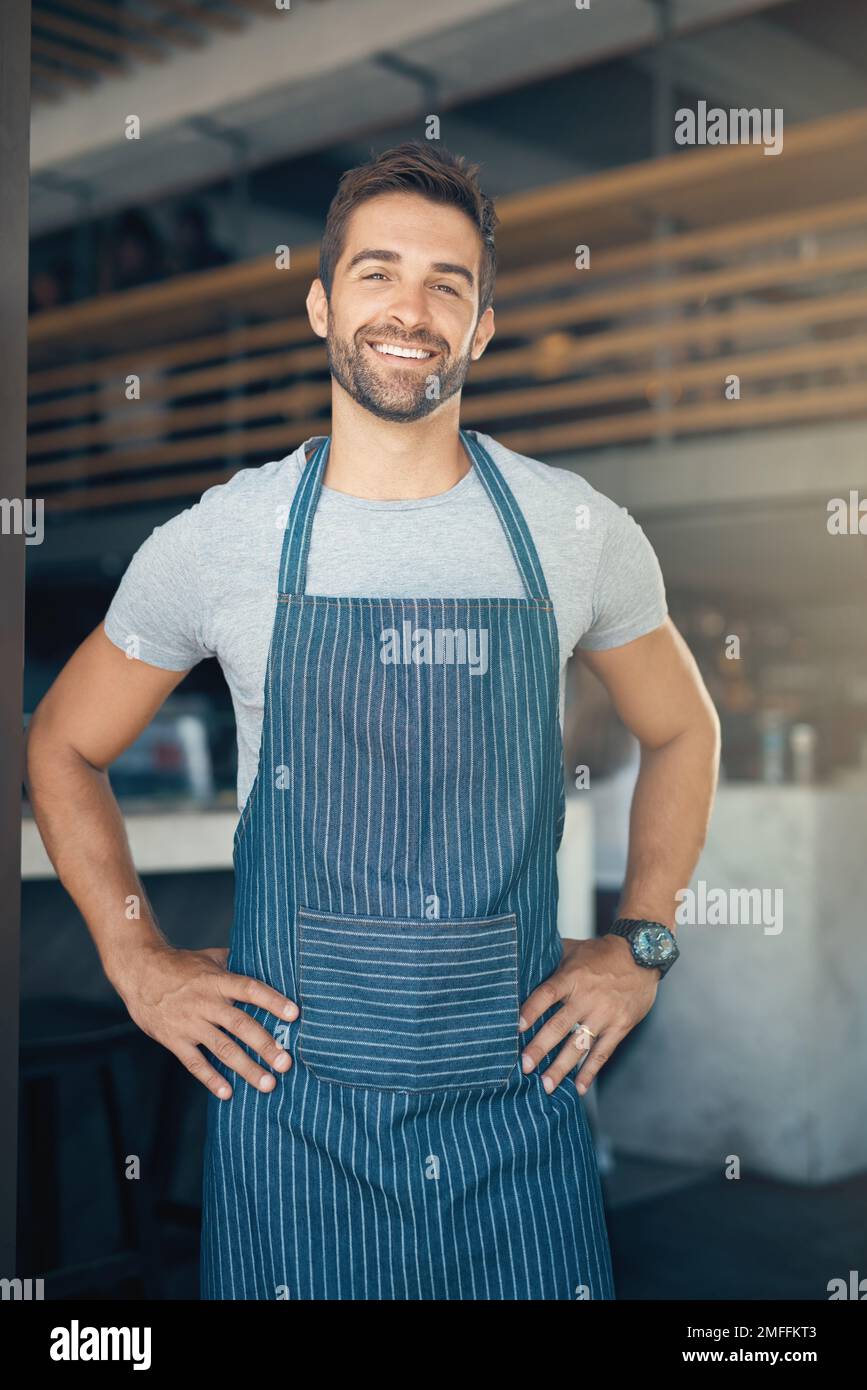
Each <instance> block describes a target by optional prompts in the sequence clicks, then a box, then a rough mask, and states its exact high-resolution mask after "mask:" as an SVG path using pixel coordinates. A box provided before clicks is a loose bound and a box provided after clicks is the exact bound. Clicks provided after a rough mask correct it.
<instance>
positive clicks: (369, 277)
mask: <svg viewBox="0 0 867 1390" xmlns="http://www.w3.org/2000/svg"><path fill="white" fill-rule="evenodd" d="M377 275H378V276H379V278H380V279H381V280H384V279H385V276H384V275H383V273H382V271H381V270H372V271H371V272H370V274H369V275H365V276H364V279H365V280H374V279H375V278H376V276H377Z"/></svg>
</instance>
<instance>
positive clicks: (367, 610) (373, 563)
mask: <svg viewBox="0 0 867 1390" xmlns="http://www.w3.org/2000/svg"><path fill="white" fill-rule="evenodd" d="M496 220H497V219H496V215H495V212H494V208H493V204H492V202H491V200H490V199H489V198H488V197H486V196H485V195H484V194H483V193H482V191H481V190H480V188H479V186H478V182H477V178H476V170H475V169H474V168H472V167H470V166H467V164H466V162H465V161H464V160H463V159H461V158H456V157H454V156H451V155H449V154H447V153H446V152H445V151H442V150H439V149H437V148H435V147H431V146H427V145H425V144H421V143H418V144H416V143H412V144H409V145H404V146H400V147H399V148H397V149H394V150H390V151H387V152H386V153H384V154H382V155H380V156H379V157H378V158H376V159H374V160H372V161H371V162H370V163H369V164H367V165H364V166H362V167H360V168H356V169H351V170H349V171H348V172H347V173H345V174H344V175H343V177H342V179H341V180H340V185H339V188H338V190H337V193H336V196H335V198H334V201H333V202H332V205H331V208H330V210H329V214H328V219H327V222H326V226H325V235H324V238H323V241H322V248H321V259H320V274H319V276H318V278H317V279H316V280H315V281H314V282H313V285H312V286H311V289H310V293H309V296H308V300H307V307H308V313H309V317H310V322H311V325H312V327H313V330H314V331H315V332H316V333H317V334H318V335H319V336H320V337H322V338H324V339H325V341H326V344H327V350H328V362H329V366H330V371H331V378H332V403H331V421H330V428H329V432H328V433H327V434H322V435H315V436H313V437H312V438H310V439H307V440H305V441H304V443H303V444H300V445H299V446H298V448H297V449H296V450H295V451H294V452H293V453H291V454H289V455H288V456H287V457H285V458H283V459H280V460H278V461H276V462H273V463H268V464H264V465H263V466H261V467H258V468H245V469H242V470H240V472H238V473H236V474H235V475H234V477H232V478H231V480H230V481H229V482H228V483H225V484H223V485H221V486H218V487H212V488H209V489H208V490H207V491H206V492H205V493H204V494H203V495H202V497H201V499H200V500H199V501H198V502H197V503H195V505H193V506H191V507H189V508H188V509H187V510H185V511H182V512H180V513H179V514H178V515H177V516H175V517H174V518H173V519H172V520H171V521H169V522H167V523H166V524H165V525H164V526H160V527H157V528H156V530H155V531H154V532H153V534H152V535H151V536H150V537H149V538H148V539H147V540H146V541H145V543H144V544H143V545H142V546H141V547H140V549H139V551H138V552H137V553H136V555H135V556H134V557H133V560H132V562H131V563H130V566H129V568H128V570H127V572H126V574H125V575H124V577H123V580H122V582H121V584H120V586H119V588H118V591H117V593H116V594H115V597H114V599H113V601H112V604H111V606H110V608H109V610H108V613H107V615H106V618H105V622H104V624H100V625H99V627H98V628H97V629H96V630H95V631H94V632H92V633H91V634H90V636H89V637H88V638H87V639H86V641H85V642H84V643H83V644H82V645H81V647H80V648H79V649H78V651H77V652H76V653H75V654H74V655H73V657H72V658H71V659H70V661H69V662H68V664H67V666H66V667H65V668H64V670H63V671H62V672H61V674H60V676H59V677H58V679H57V681H56V682H55V684H54V686H53V687H52V689H51V690H50V691H49V692H48V694H47V695H46V697H45V699H44V700H43V701H42V703H41V704H40V706H39V708H38V709H37V711H36V713H35V715H34V717H33V720H32V721H31V726H30V731H29V738H28V780H29V784H30V791H31V796H32V799H33V803H34V807H35V811H36V816H37V820H38V822H39V826H40V829H41V831H42V834H43V837H44V839H45V843H46V846H47V848H48V851H49V854H50V855H51V858H52V860H53V862H54V864H55V867H56V868H57V870H58V873H59V875H60V877H61V879H62V880H63V882H64V884H65V885H66V887H67V888H68V890H69V891H70V893H71V894H72V896H73V898H74V899H75V901H76V903H77V904H78V906H79V908H80V910H81V912H82V914H83V916H84V917H85V920H86V921H87V923H88V926H89V927H90V930H91V932H92V934H93V937H94V940H95V942H96V944H97V947H98V950H99V953H100V957H101V960H102V963H103V966H104V969H105V971H106V974H107V975H108V977H109V979H110V980H111V981H112V982H113V983H114V985H115V987H116V988H117V990H118V992H119V993H120V995H121V996H122V998H123V999H124V1001H125V1003H126V1005H127V1007H128V1009H129V1012H130V1015H131V1016H132V1018H133V1019H135V1021H136V1022H137V1023H138V1024H139V1026H140V1027H141V1028H142V1029H144V1031H145V1032H147V1033H148V1034H150V1036H151V1037H154V1038H156V1039H157V1040H158V1041H159V1042H161V1043H162V1044H163V1045H164V1046H165V1047H167V1048H169V1049H170V1050H171V1051H172V1052H173V1053H174V1054H175V1055H176V1057H177V1058H178V1059H179V1060H180V1062H181V1063H182V1064H183V1065H184V1066H185V1067H187V1068H188V1069H189V1070H190V1071H191V1072H192V1073H193V1075H194V1076H196V1077H197V1078H198V1079H199V1080H200V1081H201V1082H202V1084H203V1085H204V1086H206V1087H207V1088H208V1090H209V1092H210V1095H209V1111H208V1136H207V1147H206V1154H205V1174H204V1208H203V1238H202V1260H201V1274H202V1292H203V1296H204V1297H206V1298H232V1299H272V1298H290V1299H359V1300H368V1299H397V1300H403V1299H467V1300H481V1299H520V1300H524V1299H554V1300H567V1299H568V1300H572V1299H575V1298H591V1299H610V1298H613V1297H614V1283H613V1277H612V1268H611V1260H610V1253H609V1247H608V1239H607V1233H606V1227H605V1219H604V1213H603V1207H602V1201H601V1191H600V1183H599V1176H598V1172H597V1169H596V1166H595V1160H594V1151H593V1145H592V1142H591V1135H590V1130H589V1126H588V1122H587V1118H586V1115H585V1111H584V1102H583V1100H582V1098H581V1096H582V1093H583V1092H584V1091H586V1087H587V1086H588V1085H589V1084H590V1083H591V1081H592V1079H593V1078H594V1077H595V1076H596V1075H597V1074H598V1072H599V1070H600V1068H601V1067H602V1066H603V1065H604V1063H605V1061H606V1060H607V1058H608V1057H610V1056H611V1053H612V1052H613V1051H614V1049H615V1048H616V1047H617V1046H618V1044H619V1043H620V1042H621V1041H622V1039H623V1038H624V1037H625V1036H626V1035H627V1034H628V1033H629V1032H630V1030H631V1029H632V1028H634V1027H635V1025H636V1024H637V1023H638V1022H639V1021H640V1020H641V1019H642V1018H643V1017H644V1016H645V1015H646V1014H647V1012H648V1011H649V1009H650V1008H651V1006H652V1004H653V1002H654V998H655V995H656V991H657V988H658V986H659V982H660V980H661V978H662V977H663V976H664V975H665V974H666V973H667V972H668V970H669V969H670V968H671V966H672V964H673V963H674V961H675V959H676V956H677V946H676V944H675V940H674V934H673V931H672V928H673V926H674V913H675V907H676V897H675V895H676V893H677V891H678V889H680V888H681V887H682V886H683V885H685V884H686V883H687V882H688V881H689V879H690V877H691V874H692V870H693V868H694V866H695V862H696V860H697V857H698V854H699V851H700V848H701V845H702V843H703V841H704V837H705V833H706V829H707V822H708V817H709V812H710V805H711V800H712V795H713V788H714V784H715V778H716V770H717V758H718V744H719V731H718V723H717V720H716V716H715V713H714V711H713V709H712V706H711V704H710V701H709V699H708V696H707V693H706V691H705V689H704V687H703V685H702V683H701V680H700V678H699V675H698V673H697V670H696V667H695V664H694V662H693V660H692V658H691V657H690V655H689V653H688V651H687V650H686V647H685V645H684V643H683V641H682V639H681V638H680V637H679V635H678V634H677V632H676V631H675V629H674V627H673V626H672V624H671V622H670V620H669V619H668V617H667V611H666V605H665V595H664V587H663V583H662V578H661V574H660V571H659V566H658V564H657V561H656V558H655V556H654V554H653V551H652V549H651V547H650V545H649V543H648V542H647V540H646V538H645V537H644V535H643V533H642V531H641V530H640V528H639V527H638V526H637V525H636V523H635V522H634V521H633V520H632V519H631V518H630V517H629V515H628V514H627V513H626V512H625V511H624V509H623V508H621V507H620V506H618V505H617V504H616V503H615V502H613V501H611V500H609V499H608V498H607V497H605V496H604V495H602V494H601V493H599V492H597V491H596V490H594V489H593V488H592V487H590V486H589V484H588V483H586V482H585V481H584V480H583V479H582V478H581V477H580V476H578V475H577V474H574V473H571V472H568V471H566V470H564V469H557V468H553V467H550V466H548V465H546V464H544V463H541V462H539V461H537V460H535V459H533V458H530V457H527V456H524V455H520V454H517V453H515V452H513V451H512V450H511V449H508V448H506V447H505V446H504V445H503V444H501V443H499V442H498V441H497V440H495V439H493V438H491V436H489V435H487V434H484V433H480V432H478V431H473V430H466V429H464V430H462V429H461V427H460V404H461V388H462V386H463V383H464V381H465V379H466V376H467V373H468V371H469V370H470V368H471V365H472V363H473V362H475V361H477V360H478V359H479V358H480V357H481V356H482V355H483V353H484V351H485V348H486V347H487V344H488V342H489V341H490V339H491V337H492V335H493V332H494V311H493V307H492V301H493V293H494V278H495V269H496V257H495V250H494V228H495V225H496ZM579 513H580V514H581V515H582V516H584V517H585V518H587V519H588V524H587V525H585V526H582V527H581V528H580V529H578V528H577V527H576V525H575V518H576V515H578V514H579ZM275 522H276V524H275ZM131 651H132V652H134V653H135V657H134V659H127V653H128V652H131ZM573 651H575V652H577V654H578V656H579V657H580V659H581V660H583V661H585V662H586V663H587V664H588V665H589V666H590V667H591V669H592V670H593V671H594V672H595V673H596V675H597V676H598V677H599V678H600V680H602V682H603V683H604V684H605V686H606V687H607V689H608V691H609V692H610V695H611V698H612V700H613V703H614V705H615V707H616V708H617V710H618V712H619V714H620V715H621V717H622V718H623V720H624V722H625V723H626V724H627V726H628V727H629V728H630V729H631V730H632V731H633V732H634V733H635V735H636V736H637V738H638V739H639V740H640V743H641V748H642V760H641V771H640V775H639V779H638V784H637V788H636V793H635V798H634V802H633V809H632V817H631V835H630V853H629V866H628V874H627V883H626V887H625V891H624V897H623V901H622V903H621V917H620V918H619V919H618V921H617V922H615V923H612V925H611V929H610V931H608V932H606V933H605V934H604V935H603V936H601V937H600V938H598V939H593V940H589V941H583V940H570V939H567V940H565V941H564V940H563V939H561V936H560V934H559V933H558V928H557V899H558V894H557V875H556V854H557V849H558V846H559V843H560V838H561V834H562V829H563V816H564V804H565V803H564V785H563V766H562V741H561V714H562V688H563V672H564V668H565V663H566V661H567V660H568V658H569V656H570V655H571V654H572V652H573ZM384 653H385V655H384ZM208 657H215V658H216V659H217V660H218V661H219V662H220V664H221V666H222V668H223V671H224V672H225V675H226V679H227V681H228V684H229V688H230V690H231V693H232V698H233V702H234V708H235V713H236V717H237V725H238V753H239V760H238V804H239V809H240V811H241V816H240V819H239V822H238V826H237V829H236V832H235V840H234V867H235V913H234V923H233V929H232V937H231V944H230V950H229V952H228V955H227V953H226V951H225V950H221V949H219V948H217V947H214V948H211V949H208V950H202V951H186V950H178V949H175V948H173V947H172V946H171V945H170V943H168V942H167V941H166V940H165V938H164V937H163V935H162V933H161V932H160V930H159V928H158V926H157V923H156V921H155V919H154V916H153V913H152V911H151V909H150V906H149V904H148V903H147V898H146V896H145V894H144V891H143V889H142V886H141V883H140V881H139V879H138V877H137V875H136V871H135V867H134V865H133V863H132V860H131V857H130V853H129V848H128V845H127V841H126V837H125V834H124V827H123V821H122V818H121V815H120V811H119V809H118V806H117V803H116V801H115V800H114V797H113V795H112V792H111V789H110V786H109V783H108V779H107V775H106V769H107V767H108V766H109V764H110V763H111V762H112V760H113V759H114V758H116V757H117V756H118V754H119V753H120V752H121V750H122V749H123V748H125V747H127V746H128V745H129V744H130V743H131V742H132V741H133V739H135V738H136V736H137V735H138V734H139V733H140V732H141V730H142V729H143V728H144V727H145V726H146V725H147V724H148V722H149V721H150V720H151V719H152V718H153V716H154V714H155V712H156V711H157V709H158V708H159V707H160V705H161V704H162V703H163V701H164V700H165V698H166V696H167V695H168V694H169V693H170V691H172V690H173V689H174V688H175V687H176V686H177V685H178V684H179V682H180V681H181V680H182V679H183V677H184V674H185V673H186V672H187V671H189V670H190V669H191V668H192V667H193V666H194V665H195V664H196V663H197V662H198V661H201V660H203V659H205V658H208ZM58 787H59V788H61V789H62V790H61V791H60V792H58ZM130 895H135V896H136V897H137V898H138V899H139V900H140V902H141V904H142V910H141V915H140V917H139V918H138V919H136V920H134V921H129V920H128V917H127V914H126V911H125V908H126V905H127V903H128V901H129V898H130ZM675 979H676V975H675ZM665 987H666V988H672V987H674V988H676V984H674V985H669V984H666V986H665ZM579 1064H580V1070H579ZM652 1070H653V1069H652V1059H648V1074H649V1076H650V1077H651V1078H652Z"/></svg>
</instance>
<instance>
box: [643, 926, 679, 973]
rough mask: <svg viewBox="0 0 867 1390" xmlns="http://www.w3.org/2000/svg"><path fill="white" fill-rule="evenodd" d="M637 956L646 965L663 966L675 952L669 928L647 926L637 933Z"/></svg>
mask: <svg viewBox="0 0 867 1390" xmlns="http://www.w3.org/2000/svg"><path fill="white" fill-rule="evenodd" d="M633 945H634V948H635V954H636V955H637V956H638V958H639V960H641V961H643V962H644V964H645V965H661V964H662V963H663V961H666V960H669V959H670V957H671V956H673V955H674V952H675V942H674V937H673V935H672V933H671V932H670V931H669V930H668V928H667V927H661V926H647V927H642V928H641V931H638V932H636V933H635V936H634V938H633Z"/></svg>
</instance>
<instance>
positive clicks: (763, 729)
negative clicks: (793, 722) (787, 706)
mask: <svg viewBox="0 0 867 1390" xmlns="http://www.w3.org/2000/svg"><path fill="white" fill-rule="evenodd" d="M759 734H760V749H759V767H760V776H761V780H762V781H763V782H770V783H779V782H785V780H786V716H785V714H784V713H783V711H782V710H780V709H763V710H761V711H760V712H759Z"/></svg>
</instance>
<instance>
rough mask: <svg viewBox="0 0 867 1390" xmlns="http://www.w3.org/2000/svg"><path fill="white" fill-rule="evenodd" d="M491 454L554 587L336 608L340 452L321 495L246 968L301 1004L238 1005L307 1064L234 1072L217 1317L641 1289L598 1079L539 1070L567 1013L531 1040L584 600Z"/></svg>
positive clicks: (550, 955) (292, 647)
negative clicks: (318, 584)
mask: <svg viewBox="0 0 867 1390" xmlns="http://www.w3.org/2000/svg"><path fill="white" fill-rule="evenodd" d="M461 439H462V441H463V443H464V446H465V448H466V449H467V451H468V453H469V456H470V459H471V461H472V464H473V466H474V467H475V469H476V473H477V476H478V478H479V479H480V481H481V482H482V484H483V485H484V487H485V490H486V492H487V495H488V498H489V499H490V501H491V503H492V505H493V507H494V510H495V512H496V514H497V516H498V517H499V519H500V522H501V523H502V525H503V527H504V529H505V533H506V536H507V538H508V541H509V544H510V546H511V550H512V554H513V556H514V559H515V562H516V564H517V567H518V571H519V573H520V576H521V579H522V581H523V586H524V590H525V593H526V597H524V598H518V599H515V598H409V599H407V598H403V599H400V598H356V597H345V596H344V597H340V596H336V597H324V596H319V595H313V594H306V593H305V580H306V567H307V553H308V548H309V544H310V535H311V530H312V526H313V521H314V515H315V511H316V505H317V501H318V498H319V495H320V488H321V483H322V477H323V473H324V470H325V465H326V461H327V457H328V446H329V442H330V441H329V439H328V438H327V437H326V438H323V439H321V440H320V441H318V443H317V446H316V448H315V451H314V453H313V454H312V456H311V457H310V459H309V461H308V462H307V465H306V468H304V470H303V472H302V476H301V479H300V481H299V484H298V487H297V489H296V492H295V496H294V498H293V501H292V506H291V509H290V512H289V516H288V519H287V523H286V527H285V531H284V536H283V547H282V553H281V559H280V572H279V573H280V578H279V588H278V594H277V602H276V612H275V616H274V626H273V631H272V636H271V644H270V648H269V653H268V662H267V672H266V678H265V709H264V719H263V728H262V740H261V745H260V751H259V765H258V770H257V774H256V779H255V782H254V785H253V788H252V791H251V792H250V795H249V798H248V800H247V802H246V803H245V806H244V809H243V812H242V815H241V818H240V820H239V822H238V827H237V829H236V831H235V840H234V864H235V915H234V923H233V930H232V938H231V949H230V954H229V959H228V968H229V969H230V970H232V971H237V972H240V973H241V974H244V975H251V976H254V977H255V978H257V979H260V980H265V981H267V982H268V983H269V984H271V985H273V986H274V987H275V988H276V989H278V990H280V991H281V992H282V993H284V994H286V995H288V996H289V997H290V998H291V999H294V1000H295V1001H296V1002H297V1003H298V1005H299V1007H300V1011H301V1012H300V1017H299V1018H298V1019H297V1020H295V1021H294V1022H292V1023H288V1024H287V1023H285V1022H284V1023H282V1024H281V1023H275V1019H274V1016H273V1015H271V1014H269V1013H267V1012H266V1011H265V1010H263V1009H261V1008H257V1007H254V1006H253V1005H248V1004H243V1005H238V1007H242V1008H245V1009H246V1010H247V1011H248V1012H249V1013H250V1014H251V1015H252V1016H253V1017H255V1018H256V1019H257V1020H258V1021H259V1022H260V1023H262V1024H263V1026H264V1027H265V1028H267V1029H269V1030H270V1031H273V1032H274V1033H275V1034H276V1035H277V1037H278V1038H279V1039H280V1040H281V1041H282V1042H284V1043H285V1046H286V1047H287V1048H288V1050H289V1051H290V1053H291V1054H292V1058H293V1065H292V1067H291V1068H290V1070H289V1072H288V1073H287V1074H285V1075H282V1076H280V1075H278V1077H277V1086H276V1089H275V1090H274V1091H272V1092H270V1093H268V1092H265V1093H262V1092H258V1091H256V1090H254V1088H253V1087H251V1086H250V1085H249V1084H248V1083H247V1082H246V1081H244V1080H242V1079H241V1078H240V1077H238V1075H237V1074H236V1073H234V1072H231V1071H230V1070H229V1069H228V1068H227V1067H226V1066H225V1064H223V1063H220V1062H218V1061H216V1059H214V1064H215V1065H216V1066H217V1068H218V1070H219V1071H220V1072H221V1074H222V1075H224V1076H225V1077H226V1078H227V1079H228V1080H229V1081H231V1083H232V1085H233V1095H232V1098H231V1100H229V1101H219V1100H218V1099H217V1098H216V1097H215V1096H213V1095H210V1096H209V1099H208V1128H207V1140H206V1147H205V1168H204V1184H203V1228H202V1245H201V1285H202V1296H203V1297H204V1298H213V1299H221V1298H231V1299H235V1298H241V1299H280V1298H288V1299H335V1300H336V1299H374V1300H385V1299H400V1300H410V1299H506V1300H511V1299H570V1300H571V1299H581V1298H594V1299H611V1298H613V1297H614V1291H613V1280H612V1271H611V1261H610V1252H609V1246H608V1237H607V1231H606V1226H605V1217H604V1211H603V1206H602V1198H601V1190H600V1182H599V1175H598V1171H597V1168H596V1161H595V1155H594V1150H593V1147H592V1141H591V1134H590V1130H589V1125H588V1122H587V1119H586V1115H585V1112H584V1102H583V1101H582V1099H581V1097H580V1096H579V1095H578V1093H577V1092H576V1090H575V1087H574V1085H573V1078H574V1073H572V1074H571V1075H570V1077H569V1078H567V1079H566V1081H564V1082H563V1083H561V1084H560V1086H559V1087H558V1088H557V1089H556V1090H555V1091H554V1092H553V1094H552V1095H550V1096H549V1095H547V1094H546V1092H545V1090H544V1089H543V1087H542V1084H541V1079H540V1075H541V1072H542V1070H543V1067H544V1063H543V1064H542V1065H540V1066H539V1067H538V1068H537V1069H536V1070H535V1071H533V1072H531V1073H530V1075H528V1076H525V1075H524V1073H523V1072H522V1070H521V1066H520V1052H521V1049H522V1047H523V1046H524V1045H526V1043H527V1042H528V1041H529V1040H530V1038H531V1037H532V1036H533V1034H534V1033H535V1032H537V1031H538V1029H539V1028H541V1027H542V1025H543V1023H544V1022H545V1020H546V1019H547V1018H549V1017H550V1016H551V1013H552V1012H554V1009H555V1008H556V1007H557V1006H554V1007H553V1008H552V1009H550V1010H548V1011H547V1012H546V1013H545V1014H543V1016H542V1018H541V1019H539V1020H538V1021H537V1023H536V1024H535V1025H534V1026H533V1028H531V1029H530V1030H529V1031H528V1032H527V1033H525V1034H523V1035H521V1034H519V1032H518V1014H519V1006H520V1004H521V1002H522V1001H523V1000H524V999H525V998H526V997H527V995H529V994H530V992H531V991H532V990H533V989H534V988H535V987H536V985H538V984H539V983H540V981H541V980H543V979H544V978H545V977H546V976H547V975H549V974H550V973H551V972H552V971H553V970H554V969H556V967H557V965H558V963H559V960H560V957H561V952H562V944H561V939H560V936H559V933H558V929H557V897H558V890H557V873H556V862H555V859H556V853H557V848H558V845H559V843H560V838H561V835H562V830H563V819H564V813H565V800H564V787H563V762H562V742H561V733H560V724H559V715H558V701H559V648H558V641H557V628H556V623H555V618H554V609H553V604H552V602H551V598H550V596H549V593H548V589H547V586H546V583H545V576H544V574H543V571H542V566H541V564H540V562H539V557H538V554H537V552H536V547H535V545H534V543H533V539H532V536H531V534H530V531H529V529H528V527H527V524H526V521H525V520H524V517H523V515H522V513H521V511H520V509H519V507H518V505H517V503H516V501H515V498H514V496H513V494H512V492H511V491H510V489H509V488H508V486H507V485H506V482H505V480H504V478H503V477H502V474H501V473H500V470H499V469H498V467H497V465H496V464H495V463H494V461H493V459H492V458H491V457H490V455H489V454H488V452H487V451H486V450H485V449H484V447H483V446H482V445H481V443H480V441H479V439H478V437H477V436H476V435H475V433H474V432H473V431H466V430H462V431H461ZM241 1045H242V1046H243V1044H241ZM246 1050H247V1051H250V1053H251V1055H255V1053H253V1052H252V1051H251V1050H250V1049H249V1048H248V1049H246ZM556 1050H557V1049H555V1050H554V1051H552V1052H551V1053H549V1054H548V1057H547V1058H546V1059H545V1061H546V1062H547V1061H550V1060H553V1057H554V1056H555V1055H556Z"/></svg>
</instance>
